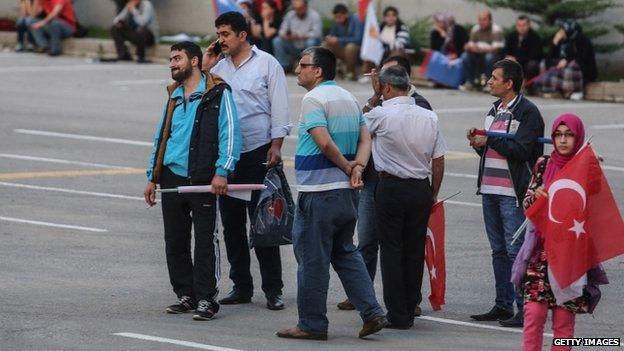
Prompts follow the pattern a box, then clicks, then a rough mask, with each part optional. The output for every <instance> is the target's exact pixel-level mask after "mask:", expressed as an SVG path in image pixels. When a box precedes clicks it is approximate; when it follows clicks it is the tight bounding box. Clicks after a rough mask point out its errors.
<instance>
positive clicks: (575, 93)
mask: <svg viewBox="0 0 624 351" xmlns="http://www.w3.org/2000/svg"><path fill="white" fill-rule="evenodd" d="M547 65H548V67H554V68H552V69H551V70H550V71H549V72H548V73H547V74H546V76H545V77H544V80H543V90H544V91H545V92H559V93H562V94H563V95H564V96H566V97H569V98H570V99H573V100H580V99H582V98H583V88H584V85H585V84H587V83H589V82H593V81H594V80H596V78H597V77H598V68H597V67H596V55H595V53H594V46H593V44H592V42H591V40H589V38H588V37H587V36H586V35H585V34H583V29H582V28H581V26H580V25H579V24H578V22H576V21H575V20H573V19H568V20H565V21H563V22H561V24H560V29H559V31H558V32H557V34H555V37H554V38H553V41H552V47H551V49H550V54H549V56H548V59H547Z"/></svg>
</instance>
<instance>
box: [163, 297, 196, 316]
mask: <svg viewBox="0 0 624 351" xmlns="http://www.w3.org/2000/svg"><path fill="white" fill-rule="evenodd" d="M196 306H197V304H196V302H195V299H193V298H192V297H190V296H182V297H180V298H179V299H178V302H176V303H175V304H173V305H171V306H169V307H167V308H166V309H165V311H167V313H171V314H180V313H188V312H192V311H193V310H194V309H195V307H196Z"/></svg>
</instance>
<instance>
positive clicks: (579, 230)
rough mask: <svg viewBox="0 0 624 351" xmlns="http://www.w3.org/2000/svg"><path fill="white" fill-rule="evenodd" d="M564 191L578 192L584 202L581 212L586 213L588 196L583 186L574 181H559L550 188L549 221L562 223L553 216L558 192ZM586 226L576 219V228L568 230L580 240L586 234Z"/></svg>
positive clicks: (583, 222)
mask: <svg viewBox="0 0 624 351" xmlns="http://www.w3.org/2000/svg"><path fill="white" fill-rule="evenodd" d="M563 189H570V190H572V191H575V192H577V193H578V194H579V195H580V196H581V199H582V200H583V208H582V209H581V211H584V210H585V206H586V205H587V194H586V193H585V189H583V187H582V186H581V184H579V183H577V182H575V181H573V180H572V179H566V178H563V179H558V180H557V181H555V182H554V183H552V184H551V185H550V187H549V188H548V219H550V220H551V221H552V222H554V223H562V222H560V221H558V220H557V219H556V218H555V217H554V216H553V214H552V203H553V199H554V198H555V194H556V193H557V191H559V190H563ZM584 225H585V221H577V220H576V219H574V226H573V227H572V228H570V229H568V230H569V231H571V232H574V234H576V238H577V239H578V238H579V237H580V236H581V234H583V233H586V231H585V228H584V227H583V226H584Z"/></svg>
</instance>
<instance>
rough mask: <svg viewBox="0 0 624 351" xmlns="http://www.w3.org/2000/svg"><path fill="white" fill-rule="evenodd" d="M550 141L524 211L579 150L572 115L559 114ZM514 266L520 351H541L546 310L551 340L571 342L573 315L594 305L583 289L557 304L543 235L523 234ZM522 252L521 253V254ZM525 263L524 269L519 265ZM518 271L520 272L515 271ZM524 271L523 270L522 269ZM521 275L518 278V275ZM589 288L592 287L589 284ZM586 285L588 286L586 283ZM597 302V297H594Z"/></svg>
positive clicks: (580, 133) (580, 134)
mask: <svg viewBox="0 0 624 351" xmlns="http://www.w3.org/2000/svg"><path fill="white" fill-rule="evenodd" d="M551 137H552V141H553V145H554V150H553V151H552V153H551V154H550V156H546V155H545V156H542V157H541V158H539V159H538V161H537V162H536V164H535V169H534V171H533V178H532V179H531V183H530V184H529V190H528V191H527V194H526V196H525V198H524V201H523V206H524V208H525V209H527V208H528V207H529V206H531V205H532V204H533V203H534V202H535V200H536V199H537V198H539V197H542V196H544V197H548V193H547V192H546V190H545V189H546V188H548V186H549V185H550V183H551V182H552V181H553V179H554V177H555V175H556V174H557V172H559V170H560V169H562V168H563V167H564V166H565V165H566V163H568V162H569V161H570V160H571V159H572V158H573V157H574V155H575V154H576V153H577V152H578V151H579V149H580V148H581V147H582V146H583V144H584V141H585V128H584V126H583V121H581V119H580V118H579V117H578V116H576V115H574V114H570V113H567V114H563V115H561V116H559V117H558V118H557V119H555V122H554V123H553V126H552V132H551ZM520 251H521V252H519V253H518V258H517V259H516V262H515V263H514V269H513V273H514V275H516V277H518V276H523V277H522V279H521V281H520V279H516V278H515V277H513V276H512V281H514V280H516V281H514V282H515V283H520V284H519V289H520V290H521V291H522V293H523V295H524V333H523V334H524V335H523V339H524V340H523V347H522V350H523V351H534V350H541V349H542V340H543V332H544V326H545V324H546V317H547V315H548V310H549V309H551V310H552V329H553V333H554V337H555V338H571V337H573V335H574V323H575V314H577V313H588V312H589V313H591V312H592V311H593V308H594V307H595V303H597V301H593V300H592V299H594V298H595V297H596V296H590V294H589V293H588V292H587V290H586V289H583V293H582V295H581V296H578V297H576V298H574V299H572V300H569V301H557V300H556V299H555V295H554V294H553V290H552V288H551V285H550V283H549V279H548V261H547V257H546V252H545V251H544V239H543V234H542V233H540V232H539V231H537V230H527V234H526V236H525V243H524V244H523V248H522V249H521V250H520ZM523 251H524V252H523ZM525 259H526V261H528V262H527V263H526V266H523V265H521V264H519V261H523V260H525ZM519 267H522V268H519ZM525 267H526V269H525ZM518 273H521V274H518ZM592 284H593V283H592ZM588 285H589V282H588ZM597 298H599V295H598V297H597ZM551 350H557V351H559V350H570V347H563V346H553V347H552V348H551Z"/></svg>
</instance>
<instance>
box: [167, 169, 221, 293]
mask: <svg viewBox="0 0 624 351" xmlns="http://www.w3.org/2000/svg"><path fill="white" fill-rule="evenodd" d="M184 185H190V184H189V182H188V180H187V179H186V178H185V177H180V176H178V175H176V174H174V173H173V172H171V170H169V168H167V167H163V173H162V176H161V182H160V186H161V187H162V188H163V189H164V188H175V187H178V186H184ZM215 207H216V199H215V195H214V194H211V193H196V194H178V193H163V194H162V213H163V222H164V224H165V252H166V255H167V268H168V269H169V280H170V281H171V285H172V286H173V291H174V292H175V293H176V295H177V296H178V297H181V296H191V297H193V298H196V299H198V300H214V299H215V298H216V296H217V293H218V289H217V282H218V280H219V271H220V267H219V260H220V257H219V239H218V238H217V237H216V236H215V234H214V231H215V221H216V213H217V212H216V208H215ZM191 227H193V229H194V232H195V252H194V255H193V256H194V257H193V261H191Z"/></svg>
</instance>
